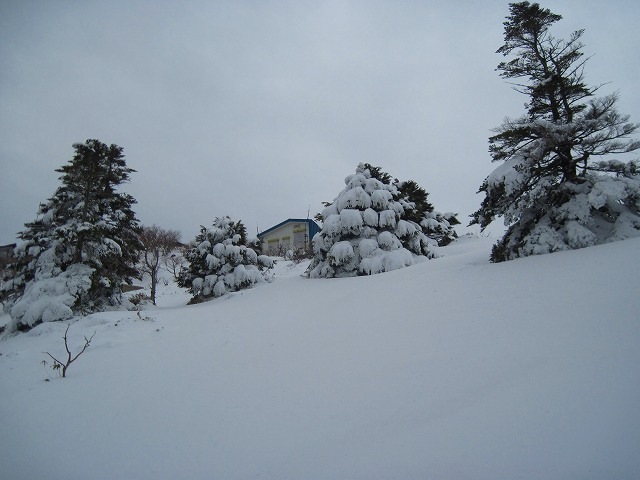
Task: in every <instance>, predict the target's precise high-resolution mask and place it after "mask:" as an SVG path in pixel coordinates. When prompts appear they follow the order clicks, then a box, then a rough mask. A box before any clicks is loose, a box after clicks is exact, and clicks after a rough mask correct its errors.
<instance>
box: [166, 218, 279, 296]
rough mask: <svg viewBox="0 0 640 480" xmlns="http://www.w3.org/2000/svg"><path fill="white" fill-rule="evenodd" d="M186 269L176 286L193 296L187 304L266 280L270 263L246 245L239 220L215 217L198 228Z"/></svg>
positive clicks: (245, 233)
mask: <svg viewBox="0 0 640 480" xmlns="http://www.w3.org/2000/svg"><path fill="white" fill-rule="evenodd" d="M187 260H188V261H189V266H188V267H187V268H183V269H182V270H181V272H180V275H179V276H178V285H180V286H181V287H184V288H188V289H189V292H190V293H191V294H192V295H193V297H192V299H191V301H190V303H200V302H203V301H205V300H208V299H211V298H215V297H220V296H222V295H224V294H225V293H227V292H236V291H238V290H242V289H244V288H248V287H251V286H252V285H254V284H256V283H259V282H262V281H263V280H265V279H269V277H268V276H267V272H268V271H269V270H270V269H271V268H272V267H273V261H272V260H271V258H270V257H268V256H266V255H258V254H257V253H256V252H255V251H254V250H253V249H252V248H250V247H249V246H248V243H247V230H246V228H245V226H244V225H243V223H242V222H241V221H237V222H235V221H233V220H231V218H229V217H228V216H224V217H220V218H216V219H215V220H214V222H213V226H212V227H211V228H206V227H204V226H203V227H200V234H198V236H197V237H196V239H195V247H194V248H192V249H191V250H189V252H188V253H187Z"/></svg>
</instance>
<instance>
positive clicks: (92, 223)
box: [0, 2, 640, 330]
mask: <svg viewBox="0 0 640 480" xmlns="http://www.w3.org/2000/svg"><path fill="white" fill-rule="evenodd" d="M509 11H510V14H509V16H508V17H507V18H506V21H505V22H504V42H505V43H504V45H503V46H502V47H500V49H499V50H498V53H500V54H502V55H504V56H505V57H509V58H507V59H506V60H505V61H503V62H501V63H500V64H499V65H498V70H499V71H500V72H501V76H502V77H503V78H506V79H510V80H513V81H514V82H515V83H514V85H515V89H516V90H517V91H518V92H520V93H522V94H523V95H525V96H526V97H527V104H526V107H527V111H526V113H525V114H524V115H522V116H521V117H520V118H516V119H506V120H505V121H504V123H503V124H502V125H501V126H499V127H498V128H496V130H495V135H493V136H492V137H490V139H489V142H490V149H489V151H490V154H491V157H492V159H493V161H494V162H498V163H499V165H498V167H497V168H496V169H495V170H494V171H493V172H492V173H491V174H490V175H489V176H488V177H487V178H486V179H485V180H484V182H483V183H482V185H481V186H480V192H483V193H484V194H485V198H484V200H483V201H482V204H481V206H480V209H479V210H478V211H477V212H475V213H474V214H473V215H472V221H471V223H470V225H474V224H478V225H480V226H481V228H483V229H484V228H486V227H487V226H488V225H489V224H490V223H491V222H493V221H494V220H495V219H496V218H497V217H502V218H503V219H504V221H505V224H506V225H507V227H508V229H507V231H506V233H505V235H504V236H503V238H501V239H500V240H499V241H498V243H497V244H496V245H494V247H493V249H492V252H491V260H492V261H494V262H500V261H504V260H510V259H514V258H517V257H522V256H528V255H537V254H543V253H551V252H555V251H559V250H567V249H575V248H582V247H587V246H590V245H595V244H598V243H603V242H608V241H613V240H620V239H624V238H627V237H630V236H637V235H640V165H639V164H638V161H637V160H628V161H624V160H622V159H621V157H620V156H619V154H628V153H630V152H634V151H636V150H638V149H640V141H637V140H634V139H632V138H631V137H632V134H634V133H635V132H636V131H637V130H638V128H639V127H640V125H639V124H634V123H630V122H629V117H628V116H626V115H622V114H620V113H618V111H617V109H616V103H617V101H618V97H617V95H615V94H614V95H609V96H604V97H596V96H595V94H596V92H597V90H598V88H599V87H598V86H596V87H590V86H588V85H587V84H586V83H585V80H584V67H585V64H586V59H584V58H583V53H582V51H581V49H582V47H583V44H582V43H581V41H580V39H581V37H582V34H583V31H582V30H579V31H577V32H574V33H573V34H571V36H570V37H569V39H568V40H563V39H558V38H556V37H554V36H553V35H551V33H550V27H551V26H553V25H554V24H555V23H556V22H558V21H559V20H560V19H561V18H562V17H561V16H560V15H557V14H554V13H552V12H551V11H549V10H548V9H543V8H542V7H540V5H538V4H537V3H534V4H531V3H529V2H519V3H511V4H510V5H509ZM73 147H74V149H75V154H74V156H73V158H72V160H71V161H70V162H69V163H68V164H67V165H64V166H63V167H61V168H60V169H58V170H57V172H59V173H61V174H62V175H61V177H60V182H61V185H60V187H59V188H58V189H57V190H56V191H55V193H54V195H53V196H52V197H51V198H50V199H49V200H48V201H47V202H45V203H43V204H41V205H40V208H39V211H38V216H37V218H36V220H34V221H33V222H30V223H27V224H25V230H24V231H22V232H20V233H19V235H18V236H19V238H20V239H21V240H22V243H21V244H20V245H18V247H17V248H16V250H15V252H14V254H15V256H16V258H17V261H16V262H15V263H14V264H12V265H11V266H10V268H8V269H7V270H6V271H5V275H4V277H3V278H2V281H1V282H0V302H1V304H0V307H2V308H3V309H4V311H5V312H8V313H9V314H10V316H11V323H10V324H9V325H8V328H9V330H21V329H29V328H31V327H33V326H34V325H36V324H37V323H40V322H48V321H55V320H64V319H67V318H70V317H72V316H73V315H77V314H84V313H89V312H94V311H98V310H104V309H108V308H119V307H121V306H122V305H123V303H126V302H124V300H123V296H122V293H123V286H124V285H126V284H130V283H131V282H132V280H133V278H139V277H140V275H141V272H144V273H146V274H148V275H149V276H150V278H151V284H152V289H151V290H152V301H153V302H154V303H155V286H156V283H157V279H158V276H157V274H158V269H159V266H160V261H161V259H162V258H164V259H165V260H166V259H167V257H168V256H169V254H170V253H171V251H172V250H173V249H175V248H176V247H177V246H178V245H180V243H179V241H180V235H179V232H175V231H165V230H163V229H160V228H159V227H156V226H152V227H148V228H143V227H142V226H140V224H139V221H138V220H137V218H136V216H135V213H134V211H133V205H134V204H135V203H136V201H135V199H134V198H133V197H131V196H130V195H127V194H125V193H122V192H120V191H119V190H118V189H119V187H120V186H121V184H123V183H124V182H127V181H128V180H129V176H130V174H131V173H132V172H133V171H134V170H132V169H130V168H128V167H127V166H126V162H125V160H124V155H123V151H122V148H121V147H119V146H117V145H110V146H107V145H106V144H103V143H102V142H100V141H98V140H87V141H86V142H85V143H84V144H75V145H74V146H73ZM614 157H615V158H614ZM427 196H428V195H427V192H426V190H424V189H423V188H422V187H420V186H419V185H418V184H417V183H416V182H414V181H398V180H397V179H394V178H392V177H391V176H390V175H389V174H388V173H386V172H383V171H382V170H381V168H380V167H375V166H373V165H370V164H360V165H358V167H357V168H356V172H355V174H352V175H349V176H348V177H347V178H346V179H345V188H344V189H343V190H342V191H341V192H340V193H339V194H338V196H337V197H336V198H335V200H334V201H333V202H332V203H328V204H325V209H324V210H323V211H322V213H321V214H320V220H321V221H322V223H323V225H322V230H321V231H320V233H318V234H317V235H316V236H315V237H314V239H313V258H312V261H311V263H310V266H309V269H308V271H307V272H308V275H309V277H311V278H320V277H322V278H327V277H347V276H356V275H371V274H377V273H381V272H386V271H389V270H394V269H397V268H401V267H405V266H409V265H412V264H414V263H416V262H418V261H423V260H425V259H431V258H436V257H437V256H438V255H439V254H438V247H439V246H445V245H447V244H448V243H450V242H451V241H452V240H454V239H455V238H456V233H455V230H454V228H453V226H454V225H455V224H457V223H459V222H458V220H457V218H456V216H455V215H454V214H451V213H445V214H442V213H439V212H437V211H435V210H434V208H433V206H432V205H431V204H430V203H429V202H428V201H427ZM185 256H186V261H187V265H186V266H184V267H182V268H181V269H180V268H178V265H179V264H180V262H177V263H174V264H173V273H174V275H175V277H176V280H177V282H178V283H179V285H180V286H182V287H184V288H188V289H189V291H190V292H191V294H192V296H193V297H192V300H191V301H192V302H193V303H197V302H201V301H204V300H207V299H210V298H215V297H219V296H221V295H224V294H225V293H227V292H233V291H237V290H240V289H242V288H247V287H250V286H252V285H255V284H256V283H259V282H262V281H264V280H268V279H269V275H270V274H269V271H270V268H271V267H272V266H273V263H272V260H271V259H270V258H269V257H266V256H264V255H260V249H259V244H254V243H251V242H250V241H248V239H247V234H246V229H245V227H244V226H243V224H242V222H240V221H233V220H232V219H230V218H229V217H220V218H217V219H216V220H215V221H214V223H213V225H212V227H210V228H205V227H201V231H200V234H199V235H198V236H197V238H196V240H195V241H194V242H193V244H192V245H191V248H189V249H188V251H187V252H186V254H185ZM176 258H177V257H176ZM0 313H1V312H0Z"/></svg>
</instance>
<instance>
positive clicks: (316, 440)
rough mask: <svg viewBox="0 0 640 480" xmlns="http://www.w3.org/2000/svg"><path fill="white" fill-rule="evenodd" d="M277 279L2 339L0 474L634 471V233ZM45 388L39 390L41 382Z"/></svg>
mask: <svg viewBox="0 0 640 480" xmlns="http://www.w3.org/2000/svg"><path fill="white" fill-rule="evenodd" d="M492 241H493V239H485V238H469V237H465V238H462V239H460V240H458V241H457V242H455V243H454V244H452V245H450V246H448V247H445V248H442V249H441V253H442V254H443V255H444V256H443V257H442V258H439V259H435V260H431V261H428V262H423V263H420V264H418V265H415V266H412V267H408V268H405V269H401V270H397V271H393V272H389V273H384V274H380V275H374V276H370V277H358V278H346V279H330V280H310V279H305V278H301V277H300V274H301V273H302V272H303V271H304V268H305V265H299V266H296V267H293V268H290V264H289V262H285V261H281V262H280V263H279V264H278V266H277V272H276V278H275V280H274V281H273V282H272V283H268V284H262V285H260V286H258V287H255V288H253V289H251V290H247V291H243V292H239V293H235V294H232V295H228V296H226V297H222V298H220V299H217V300H214V301H211V302H208V303H205V304H200V305H194V306H188V307H185V306H184V304H185V303H186V300H187V299H188V296H187V295H185V294H184V293H181V292H179V291H177V290H176V289H175V287H173V286H172V285H169V286H167V287H165V286H164V285H161V288H160V292H159V296H158V300H159V302H158V303H159V307H158V308H156V309H149V310H145V311H144V312H142V314H141V317H142V319H140V318H138V316H137V315H136V314H135V313H134V312H112V313H101V314H96V315H91V316H89V317H86V318H82V319H80V320H78V321H77V322H76V323H73V325H71V328H70V346H71V348H72V350H74V351H75V350H77V349H78V348H79V347H81V346H82V344H83V340H82V339H83V336H85V335H87V336H89V335H91V334H93V332H96V334H95V337H94V339H93V342H92V344H91V347H90V348H89V349H88V350H87V351H86V352H85V353H84V355H83V356H81V357H80V358H79V359H78V360H77V362H76V363H74V364H72V365H71V367H70V368H69V371H68V377H67V378H65V379H62V378H58V377H57V376H56V375H54V374H53V373H52V371H51V369H50V368H45V366H43V365H42V364H41V362H42V361H43V360H47V359H48V357H47V356H46V355H44V354H43V353H42V352H46V351H48V352H50V353H52V354H53V355H54V356H56V355H62V354H63V352H64V345H63V342H62V339H61V338H62V335H63V333H64V330H65V328H66V326H67V324H68V322H63V323H49V324H44V325H40V326H38V327H36V328H35V329H33V330H32V331H31V332H28V333H25V334H20V335H17V336H12V337H9V338H6V339H4V340H3V341H0V478H3V479H4V478H6V479H13V480H18V479H40V478H42V479H49V480H56V479H64V480H73V479H96V480H97V479H110V480H111V479H137V480H142V479H149V480H151V479H153V480H158V479H175V478H182V479H225V480H230V479H262V480H265V479H274V480H276V479H277V480H287V479H291V480H294V479H295V480H300V479H305V480H312V479H318V480H328V479H353V480H355V479H363V480H364V479H366V480H372V479H392V478H396V479H487V480H489V479H490V480H495V479H553V480H560V479H598V480H601V479H636V478H639V475H640V413H639V411H638V410H639V407H640V368H639V366H640V239H632V240H627V241H623V242H618V243H612V244H608V245H604V246H598V247H592V248H588V249H583V250H577V251H571V252H562V253H556V254H552V255H544V256H539V257H530V258H525V259H521V260H515V261H511V262H507V263H501V264H490V263H489V262H488V256H489V250H490V245H491V243H492ZM47 380H48V381H47Z"/></svg>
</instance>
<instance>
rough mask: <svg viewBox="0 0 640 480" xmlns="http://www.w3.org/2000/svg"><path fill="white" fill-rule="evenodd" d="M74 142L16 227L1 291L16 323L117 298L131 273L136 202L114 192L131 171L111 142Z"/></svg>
mask: <svg viewBox="0 0 640 480" xmlns="http://www.w3.org/2000/svg"><path fill="white" fill-rule="evenodd" d="M73 148H74V149H75V155H74V156H73V158H72V159H71V161H69V163H67V164H66V165H64V166H62V167H61V168H59V169H58V170H56V171H57V172H59V173H61V174H62V175H61V176H60V182H61V185H60V187H58V189H57V190H56V191H55V193H54V195H53V196H52V197H51V198H50V199H49V200H48V201H47V202H46V203H42V204H41V205H40V208H39V211H38V217H37V218H36V220H34V221H33V222H30V223H27V224H25V227H26V228H25V230H24V231H22V232H20V233H19V238H20V239H21V240H23V243H22V244H21V245H19V246H18V247H17V249H16V250H17V252H16V253H17V255H18V267H17V274H15V275H14V276H13V278H11V279H8V281H7V282H6V283H5V286H4V288H3V292H2V296H3V299H4V300H5V301H6V302H7V304H8V305H11V306H12V308H11V309H10V313H11V316H12V318H13V321H14V322H15V325H14V326H15V327H17V328H29V327H31V326H33V325H35V324H37V323H40V322H41V321H52V320H61V319H64V318H69V317H70V316H72V315H73V314H74V313H80V312H90V311H95V310H100V309H102V308H105V307H108V306H114V305H118V304H119V303H120V302H121V293H122V286H123V284H124V283H130V282H131V280H132V277H136V276H138V270H137V269H136V260H137V257H138V253H139V251H140V249H141V243H140V239H139V233H140V226H139V223H138V220H137V219H136V216H135V213H134V212H133V208H132V207H133V205H134V204H135V203H136V201H135V199H134V198H133V197H132V196H131V195H128V194H125V193H122V192H119V191H118V187H119V186H120V185H121V184H122V183H125V182H127V181H128V180H129V178H130V174H131V173H132V172H134V170H133V169H131V168H129V167H127V165H126V162H125V158H124V154H123V150H122V148H121V147H119V146H117V145H114V144H112V145H110V146H107V145H106V144H104V143H102V142H100V141H98V140H87V141H86V142H85V143H83V144H82V143H77V144H74V145H73Z"/></svg>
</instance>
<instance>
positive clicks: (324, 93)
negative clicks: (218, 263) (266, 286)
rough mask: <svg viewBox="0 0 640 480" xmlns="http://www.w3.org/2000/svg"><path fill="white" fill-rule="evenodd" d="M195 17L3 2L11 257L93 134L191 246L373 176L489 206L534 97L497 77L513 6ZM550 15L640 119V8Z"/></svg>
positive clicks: (595, 77)
mask: <svg viewBox="0 0 640 480" xmlns="http://www.w3.org/2000/svg"><path fill="white" fill-rule="evenodd" d="M182 3H183V2H162V3H160V2H142V1H140V2H135V1H134V2H124V1H113V2H98V1H88V2H62V1H60V2H57V1H54V2H50V1H37V2H4V3H3V4H2V5H0V62H1V65H2V68H0V162H1V167H0V205H2V207H1V208H0V243H8V242H11V241H13V240H14V238H15V233H16V232H17V231H18V230H20V229H21V228H22V225H23V224H24V223H25V222H27V221H31V220H33V218H34V216H35V212H36V209H37V206H38V203H39V202H41V201H44V200H45V199H46V198H48V197H50V196H51V195H52V194H53V192H54V190H55V188H56V187H57V185H58V181H57V174H56V173H55V172H54V170H55V169H56V168H58V167H59V166H61V165H63V164H64V163H66V162H67V161H68V160H69V159H70V158H71V156H72V153H73V150H72V147H71V145H72V144H73V143H75V142H83V141H84V140H86V139H87V138H98V139H100V140H102V141H103V142H106V143H117V144H118V145H120V146H122V147H124V151H125V154H126V156H127V161H128V164H129V166H131V167H132V168H134V169H136V170H137V173H136V174H134V176H133V180H132V182H131V183H130V184H129V185H126V186H125V187H124V188H125V189H126V191H127V192H129V193H131V194H132V195H134V197H136V198H137V200H138V202H139V203H138V205H137V208H136V211H137V212H138V215H139V217H140V219H141V221H142V222H143V223H144V224H151V223H157V224H160V225H162V226H164V227H166V228H177V229H180V230H181V231H182V232H183V234H184V237H185V239H189V238H191V237H192V236H193V235H194V234H195V233H196V232H197V229H198V226H199V225H200V224H206V225H208V224H210V223H211V221H212V219H213V218H214V217H216V216H220V215H225V214H230V215H232V216H233V217H235V218H241V219H243V220H244V221H245V223H246V225H247V227H248V229H249V231H250V232H251V233H254V232H255V230H256V228H259V229H261V230H262V229H266V228H268V227H270V226H272V225H273V224H276V223H278V222H280V221H281V220H284V219H285V218H287V217H304V216H306V215H307V211H308V210H309V209H310V211H311V215H313V214H314V213H316V212H317V211H319V210H320V209H321V202H322V201H324V200H332V199H333V197H334V196H335V195H336V194H337V193H338V192H339V191H340V190H341V189H342V187H343V183H342V180H343V178H344V177H345V176H346V175H348V174H350V173H352V172H353V170H354V169H355V166H356V165H357V163H358V162H370V163H373V164H377V165H380V166H382V167H383V168H384V169H385V170H387V171H388V172H390V173H391V174H392V175H395V176H397V177H399V178H401V179H409V178H411V179H414V180H416V181H418V182H419V183H420V184H421V185H423V186H424V187H425V188H426V189H427V190H428V191H429V192H430V194H431V195H430V199H431V201H432V202H433V203H434V204H435V206H436V208H438V209H440V210H445V211H457V212H459V213H460V214H461V217H465V216H466V215H468V214H470V213H471V212H472V211H474V210H475V209H476V208H477V207H478V205H479V202H480V201H481V198H480V196H477V195H476V194H475V192H476V190H477V188H478V186H479V184H480V183H481V182H482V180H483V179H484V177H485V176H486V175H487V174H488V173H489V172H490V171H491V169H492V165H491V163H490V158H489V156H488V153H487V137H488V136H489V135H490V133H491V132H490V130H491V128H493V127H495V126H497V125H498V124H499V123H500V122H501V120H502V118H503V117H504V116H505V115H518V114H520V113H521V112H522V104H523V103H524V101H525V99H524V98H523V97H520V96H519V95H517V94H516V93H515V92H513V91H511V90H510V88H509V86H508V85H506V84H505V83H504V82H503V81H502V80H501V79H500V78H499V77H498V75H497V73H496V72H495V71H494V69H495V66H496V64H497V63H498V62H499V61H500V57H499V56H498V55H496V54H495V53H494V52H495V50H496V49H497V48H498V47H499V46H500V44H501V41H502V22H503V20H504V16H505V15H506V14H507V12H508V10H507V2H504V3H503V2H495V1H491V2H467V1H464V2H457V3H455V4H452V3H451V2H437V1H436V2H414V1H400V2H391V1H367V2H365V1H360V2H358V1H328V2H305V1H302V2H279V1H264V2H254V1H240V2H223V1H220V2H188V4H187V5H182ZM542 5H543V6H545V7H548V8H551V9H552V10H553V11H554V12H556V13H560V14H562V15H563V16H564V20H563V21H562V22H560V24H559V25H558V26H559V27H560V28H561V29H562V30H559V31H558V32H557V33H558V35H564V33H565V32H569V31H571V30H574V29H577V28H586V29H587V32H586V34H585V37H584V39H585V44H586V46H585V49H584V51H585V53H587V54H595V56H594V57H593V58H592V59H591V60H590V61H589V63H588V65H587V80H588V81H589V83H591V84H597V83H602V82H608V81H611V82H613V83H612V84H611V85H607V86H605V87H603V90H607V89H608V90H607V91H613V90H620V92H621V101H620V110H621V111H622V112H624V113H628V114H631V117H632V120H635V121H640V94H639V93H638V89H637V79H638V77H639V73H640V72H639V67H638V61H637V59H636V57H637V45H638V44H639V42H638V40H639V38H638V37H639V36H640V34H639V33H638V29H637V26H636V21H637V19H638V18H640V6H638V5H637V4H636V2H626V1H612V2H607V3H606V5H605V4H603V3H602V2H595V1H577V0H576V1H559V0H555V1H552V2H542ZM464 220H465V219H464V218H463V221H464Z"/></svg>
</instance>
